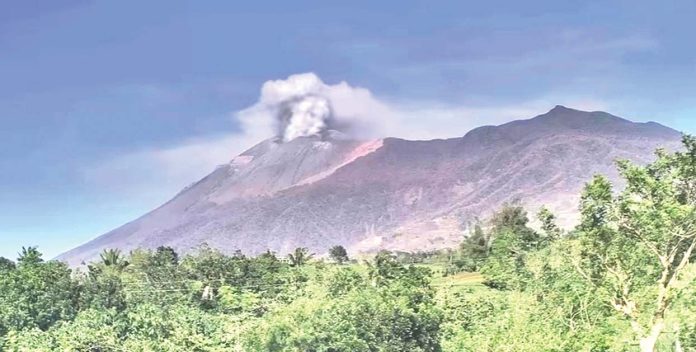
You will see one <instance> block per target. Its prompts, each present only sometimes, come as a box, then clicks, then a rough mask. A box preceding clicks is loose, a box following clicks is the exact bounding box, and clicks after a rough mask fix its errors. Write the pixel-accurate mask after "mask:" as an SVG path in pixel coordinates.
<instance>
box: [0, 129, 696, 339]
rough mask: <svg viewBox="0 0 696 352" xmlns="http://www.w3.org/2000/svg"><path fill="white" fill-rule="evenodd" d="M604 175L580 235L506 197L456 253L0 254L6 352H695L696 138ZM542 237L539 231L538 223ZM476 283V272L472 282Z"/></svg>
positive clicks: (585, 205) (586, 199)
mask: <svg viewBox="0 0 696 352" xmlns="http://www.w3.org/2000/svg"><path fill="white" fill-rule="evenodd" d="M684 146H685V148H684V151H682V152H677V153H671V154H670V153H667V152H664V151H658V153H657V158H656V161H655V162H653V163H651V164H649V165H645V166H639V165H633V164H631V163H628V162H620V163H619V164H618V167H619V171H620V172H621V174H622V176H623V178H624V181H625V182H624V183H625V187H622V189H621V190H619V191H617V190H615V189H614V188H613V186H612V185H611V184H610V183H609V181H608V180H607V179H606V178H604V177H602V176H597V177H595V178H594V179H593V180H591V181H590V182H589V183H588V185H587V187H586V188H585V190H584V191H583V194H582V201H581V204H580V206H579V207H580V211H581V221H580V225H579V226H578V227H577V228H576V229H574V230H573V231H570V232H565V231H563V230H562V229H561V228H560V227H558V226H557V225H556V218H555V216H554V214H553V213H551V212H550V211H549V210H547V209H545V208H543V209H541V211H540V212H539V213H538V214H537V216H536V218H535V219H530V218H529V216H528V214H527V213H526V212H525V210H524V208H523V207H521V206H520V205H518V204H515V203H513V204H509V205H506V206H504V207H503V208H502V209H500V210H499V211H498V212H497V213H496V214H495V215H494V216H492V217H491V219H490V220H489V221H486V222H476V223H474V224H472V225H471V226H470V228H471V233H470V234H469V235H468V236H467V237H466V238H465V239H464V240H463V241H462V244H461V246H460V247H459V248H458V249H456V250H447V251H440V252H431V253H390V252H380V253H378V254H377V255H375V256H374V257H372V258H369V259H368V260H365V261H363V262H362V263H357V260H355V259H353V260H351V259H350V258H349V256H348V252H347V251H346V250H345V248H344V247H342V246H338V245H337V246H335V247H333V248H332V249H331V251H330V253H329V259H330V260H329V261H328V262H324V260H323V259H321V258H318V257H316V256H315V255H314V254H313V253H310V251H308V250H307V249H306V248H297V249H296V250H295V251H293V252H292V253H291V254H290V255H288V256H287V257H284V258H279V257H277V256H276V255H275V254H274V253H271V252H267V253H264V254H261V255H259V256H256V257H247V256H245V255H243V254H242V253H236V254H234V255H224V254H222V253H219V252H218V251H216V250H214V249H211V248H208V247H202V248H200V249H199V250H198V251H196V252H195V253H193V254H189V255H186V256H180V255H179V254H178V253H176V251H174V250H173V249H172V248H168V247H160V248H157V249H155V250H137V251H133V252H131V253H127V254H124V253H122V252H120V251H118V250H106V251H104V252H103V253H102V255H101V257H100V260H98V261H97V262H95V263H91V264H89V265H86V266H83V267H81V268H77V269H71V268H68V267H67V266H66V265H65V264H62V263H59V262H56V261H45V260H44V259H43V258H42V255H41V253H40V252H39V251H38V250H37V249H36V248H34V247H28V248H22V250H21V252H20V253H19V257H18V258H17V260H16V262H15V261H12V260H9V259H6V258H0V350H2V351H327V352H328V351H332V352H333V351H336V352H337V351H423V352H426V351H638V350H641V351H656V350H657V351H696V282H695V280H694V279H695V278H696V264H695V263H694V261H695V260H696V139H694V138H691V137H685V139H684ZM532 222H533V223H535V224H537V226H531V225H530V223H532ZM479 272H480V273H481V275H479V274H477V273H479Z"/></svg>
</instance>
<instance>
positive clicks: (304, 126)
mask: <svg viewBox="0 0 696 352" xmlns="http://www.w3.org/2000/svg"><path fill="white" fill-rule="evenodd" d="M276 120H277V122H278V128H279V131H278V136H279V137H281V138H282V139H283V142H289V141H291V140H293V139H295V138H297V137H305V136H314V135H321V134H322V132H324V131H326V130H327V129H329V128H330V127H331V125H332V122H333V114H332V111H331V104H330V103H329V100H328V99H326V98H324V97H320V96H316V95H307V96H303V97H296V98H292V99H289V100H286V101H284V102H282V103H280V104H279V107H278V110H277V112H276Z"/></svg>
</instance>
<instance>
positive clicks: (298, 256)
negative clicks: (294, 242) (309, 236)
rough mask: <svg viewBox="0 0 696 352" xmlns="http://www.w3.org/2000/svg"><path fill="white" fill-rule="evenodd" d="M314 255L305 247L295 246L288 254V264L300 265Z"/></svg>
mask: <svg viewBox="0 0 696 352" xmlns="http://www.w3.org/2000/svg"><path fill="white" fill-rule="evenodd" d="M312 257H314V253H309V249H307V248H299V247H298V248H295V251H294V252H293V253H290V254H288V260H289V261H290V265H291V266H294V267H298V266H302V265H305V264H307V262H308V261H309V260H310V259H312Z"/></svg>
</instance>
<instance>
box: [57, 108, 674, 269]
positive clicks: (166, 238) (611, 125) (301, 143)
mask: <svg viewBox="0 0 696 352" xmlns="http://www.w3.org/2000/svg"><path fill="white" fill-rule="evenodd" d="M680 136H681V135H680V133H679V132H677V131H674V130H672V129H669V128H667V127H664V126H662V125H659V124H656V123H633V122H630V121H627V120H624V119H621V118H619V117H616V116H613V115H610V114H607V113H604V112H583V111H578V110H573V109H568V108H565V107H562V106H557V107H555V108H554V109H552V110H551V111H549V112H548V113H546V114H543V115H540V116H537V117H535V118H533V119H530V120H523V121H514V122H511V123H508V124H505V125H501V126H486V127H481V128H477V129H474V130H472V131H470V132H469V133H467V134H466V135H465V136H464V137H461V138H453V139H447V140H432V141H406V140H402V139H397V138H387V139H383V140H374V141H354V140H349V139H347V138H345V137H344V136H342V135H340V134H339V133H332V134H330V135H328V136H324V137H321V138H320V137H301V138H297V139H294V140H292V141H290V142H286V143H280V142H278V141H275V140H267V141H264V142H262V143H260V144H258V145H257V146H255V147H253V148H251V149H250V150H248V151H246V152H244V153H242V154H241V155H240V156H239V157H237V158H235V159H234V160H232V161H231V162H230V163H228V164H226V165H224V166H222V167H220V168H218V169H217V170H215V171H214V172H213V173H211V174H210V175H209V176H207V177H206V178H204V179H202V180H201V181H199V182H197V183H196V184H194V185H193V186H191V187H189V188H187V189H185V190H184V191H182V192H181V193H180V194H179V195H177V196H176V197H175V198H174V199H172V200H171V201H169V202H168V203H166V204H164V205H163V206H161V207H160V208H158V209H156V210H154V211H152V212H150V213H148V214H146V215H145V216H143V217H141V218H139V219H137V220H135V221H133V222H131V223H129V224H126V225H124V226H122V227H120V228H118V229H115V230H113V231H111V232H109V233H107V234H105V235H103V236H101V237H99V238H97V239H95V240H93V241H91V242H89V243H87V244H85V245H83V246H80V247H78V248H75V249H73V250H71V251H69V252H67V253H65V254H63V255H62V256H61V257H60V259H63V260H65V261H68V262H69V263H70V264H73V265H76V264H79V263H81V262H83V261H86V260H91V259H93V258H95V257H96V256H98V253H99V252H100V251H101V250H103V249H104V248H121V249H123V250H129V249H133V248H137V247H145V248H153V247H157V246H160V245H169V246H173V247H175V248H177V249H178V250H180V251H184V252H185V251H188V250H190V249H192V248H195V247H197V246H199V245H200V244H202V243H207V244H209V245H210V246H212V247H215V248H219V249H221V250H223V251H225V252H232V251H234V250H237V249H241V250H242V251H244V252H246V253H251V254H254V253H259V252H261V251H265V250H267V249H271V250H274V251H278V252H280V253H287V252H289V251H291V250H292V249H294V248H295V247H298V246H305V247H309V248H310V249H312V250H314V251H317V252H324V251H326V249H327V248H328V247H330V246H332V245H336V244H342V245H344V246H346V247H348V248H349V250H351V251H352V252H353V253H355V252H357V251H373V250H376V249H380V248H388V249H399V250H424V249H435V248H443V247H447V246H453V245H456V244H457V243H458V242H459V241H460V240H461V238H462V235H463V233H465V228H466V224H467V222H469V221H472V220H474V219H476V218H477V217H485V216H486V215H488V214H490V212H491V211H494V210H495V209H497V208H498V207H500V206H501V205H502V204H503V203H504V202H508V201H511V200H514V199H519V200H521V201H522V202H523V204H525V206H527V207H528V209H529V210H530V211H536V209H538V207H539V206H541V205H547V206H548V207H549V208H551V209H552V210H553V211H555V212H557V213H558V214H559V215H560V217H561V218H562V219H564V222H563V225H565V226H570V225H572V224H573V222H574V221H575V220H576V219H577V210H576V207H577V204H578V203H577V201H578V194H579V192H580V190H581V188H582V186H583V184H584V183H585V182H587V181H588V180H589V178H590V177H591V176H592V175H593V174H595V173H602V174H607V175H609V176H610V177H611V178H612V179H618V177H617V176H618V175H617V174H616V171H615V168H614V165H613V162H614V160H615V159H617V158H625V159H630V160H634V161H637V162H647V161H648V160H650V159H651V158H652V152H653V150H654V149H655V148H657V147H659V146H664V147H667V148H677V147H678V145H679V139H680Z"/></svg>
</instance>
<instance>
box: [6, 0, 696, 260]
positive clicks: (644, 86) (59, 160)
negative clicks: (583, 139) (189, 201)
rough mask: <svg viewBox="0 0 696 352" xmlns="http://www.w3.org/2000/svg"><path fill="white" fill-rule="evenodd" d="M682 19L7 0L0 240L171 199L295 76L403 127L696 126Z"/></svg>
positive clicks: (672, 6)
mask: <svg viewBox="0 0 696 352" xmlns="http://www.w3.org/2000/svg"><path fill="white" fill-rule="evenodd" d="M694 18H696V2H693V1H664V2H660V3H656V2H654V1H643V0H634V1H611V2H583V1H577V2H566V1H524V2H522V1H505V2H503V1H487V2H465V1H452V2H444V1H443V2H432V1H399V2H391V1H350V2H342V4H338V2H331V1H293V2H289V1H282V2H281V1H278V2H263V1H256V2H236V1H205V2H202V1H157V0H154V1H128V0H122V1H109V2H107V1H82V0H54V1H50V2H38V1H19V0H9V1H4V2H3V6H2V10H1V11H0V256H8V257H11V258H14V257H15V254H16V252H17V251H18V250H19V248H20V247H21V246H22V245H38V246H39V247H40V249H41V250H43V251H44V252H45V253H46V255H47V257H52V256H55V255H57V254H59V253H60V252H62V251H64V250H67V249H70V248H72V247H74V246H75V245H78V244H80V243H82V242H84V241H86V240H88V239H90V238H93V237H95V236H97V235H99V234H101V233H103V232H105V231H107V230H109V229H112V228H114V227H116V226H118V225H121V224H123V223H124V222H126V221H129V220H132V219H134V218H135V217H136V216H139V215H142V214H143V213H144V212H146V211H148V210H150V209H152V208H153V207H155V206H157V205H158V204H160V203H162V202H163V201H166V200H167V199H168V198H169V197H171V196H172V195H173V194H174V193H175V192H176V191H177V190H178V189H180V188H181V187H183V186H185V185H186V184H188V183H190V182H193V181H195V179H196V177H199V176H201V175H204V174H205V173H207V172H208V171H210V170H211V168H212V167H214V165H216V164H219V163H222V162H225V161H226V160H229V159H231V158H232V157H233V156H234V155H235V154H236V153H238V152H240V151H241V150H240V148H243V146H244V145H246V144H249V143H250V142H251V141H253V140H254V139H253V138H257V137H263V136H258V135H253V136H250V135H248V134H246V135H245V134H244V133H243V131H241V127H240V126H241V124H240V122H239V120H238V114H236V113H235V112H238V111H240V110H243V109H245V108H248V107H250V106H253V105H254V104H255V103H256V102H257V100H258V99H259V89H260V87H261V85H262V84H263V83H264V82H266V81H268V80H275V79H284V78H286V77H288V76H289V75H292V74H296V73H303V72H314V73H316V74H317V75H318V77H320V78H321V79H322V80H323V81H324V82H326V83H327V84H330V85H334V84H337V83H339V82H341V81H345V82H347V83H348V84H349V85H350V86H351V87H362V88H365V89H367V90H369V92H370V94H371V99H373V100H375V101H378V102H380V103H383V104H384V105H385V106H388V107H389V109H390V110H389V111H390V113H391V114H393V115H395V116H398V115H400V114H399V112H403V114H404V115H409V117H408V118H405V119H404V123H403V124H402V125H403V126H402V129H400V130H389V131H387V132H386V133H389V134H400V135H401V134H403V135H405V136H407V137H414V138H419V137H423V138H425V137H426V136H427V137H430V136H432V135H434V134H437V133H438V132H439V131H443V132H442V133H449V134H454V135H463V134H464V133H465V132H466V131H467V130H468V129H469V128H472V127H475V126H477V125H480V124H486V123H491V124H497V123H502V122H505V121H508V120H512V119H518V118H525V117H531V116H533V115H534V114H537V113H542V112H544V111H545V110H548V109H550V108H551V107H553V105H555V104H565V105H568V106H571V107H573V106H574V107H578V108H586V109H603V110H607V111H609V112H612V113H614V114H617V115H620V116H624V117H627V118H630V119H633V120H637V121H647V120H654V121H658V122H661V123H664V124H666V125H669V126H671V127H674V128H677V129H680V130H683V131H687V132H696V46H694V45H693V35H694V33H696V25H694V21H693V19H694ZM357 103H358V102H356V104H357ZM376 118H378V117H376ZM425 130H428V131H430V132H431V133H429V134H425V133H420V132H422V131H425ZM448 136H450V135H447V136H445V135H443V136H442V137H448ZM252 137H253V138H252ZM153 160H155V161H153Z"/></svg>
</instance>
